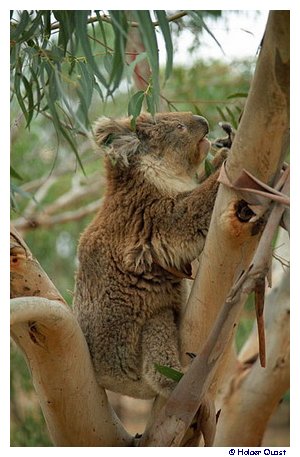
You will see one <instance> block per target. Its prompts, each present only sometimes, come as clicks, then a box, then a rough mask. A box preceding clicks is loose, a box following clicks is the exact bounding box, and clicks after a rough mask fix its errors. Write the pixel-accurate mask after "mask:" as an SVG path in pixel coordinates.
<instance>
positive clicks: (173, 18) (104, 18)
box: [51, 11, 188, 30]
mask: <svg viewBox="0 0 300 457" xmlns="http://www.w3.org/2000/svg"><path fill="white" fill-rule="evenodd" d="M187 14H188V12H187V11H178V13H175V14H172V15H171V16H168V17H167V18H166V20H167V21H168V22H173V21H176V20H177V19H180V18H181V17H184V16H186V15H187ZM101 20H102V21H103V22H107V23H108V24H111V23H112V21H111V19H110V17H109V16H108V15H107V14H102V15H101ZM87 22H88V24H92V23H94V22H99V19H98V17H97V16H91V17H90V18H89V19H88V21H87ZM128 25H129V26H130V27H139V24H138V22H135V21H129V22H128ZM152 25H153V26H154V27H157V26H158V25H159V22H158V21H153V22H152ZM59 28H60V23H59V22H55V23H54V24H52V25H51V30H58V29H59Z"/></svg>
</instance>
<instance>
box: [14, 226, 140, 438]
mask: <svg viewBox="0 0 300 457" xmlns="http://www.w3.org/2000/svg"><path fill="white" fill-rule="evenodd" d="M11 273H12V287H11V293H12V298H13V299H12V300H11V335H12V338H13V339H14V340H15V342H16V343H17V344H18V346H19V347H20V348H21V349H22V351H23V353H24V354H25V356H26V360H27V363H28V365H29V368H30V371H31V374H32V378H33V384H34V387H35V390H36V392H37V395H38V398H39V401H40V404H41V408H42V411H43V414H44V417H45V419H46V422H47V426H48V429H49V432H50V435H51V438H52V440H53V442H54V444H55V445H57V446H128V445H130V444H131V442H132V437H131V436H130V435H128V434H127V432H126V431H125V430H124V429H123V427H122V425H121V423H120V422H119V420H118V418H117V417H116V415H115V414H114V412H113V410H112V408H111V407H110V405H109V403H108V400H107V396H106V393H105V390H104V389H103V388H101V387H100V386H99V385H98V384H97V381H96V378H95V374H94V370H93V366H92V362H91V358H90V354H89V350H88V347H87V344H86V341H85V338H84V336H83V333H82V331H81V329H80V327H79V325H78V323H77V321H76V319H75V317H74V316H73V314H72V312H71V310H70V308H69V307H68V306H67V305H66V303H65V302H64V300H63V299H62V297H61V295H60V294H59V292H58V291H57V289H56V288H55V287H54V285H53V283H52V282H51V280H50V279H49V278H48V276H47V275H46V273H45V272H44V270H43V269H42V268H41V266H40V265H39V263H38V262H37V260H36V259H34V258H33V256H32V254H31V252H30V250H29V248H28V247H27V246H26V244H25V243H24V241H23V240H22V239H21V238H20V237H19V235H18V233H17V232H16V231H15V230H12V236H11ZM24 295H25V296H24ZM32 295H35V296H32Z"/></svg>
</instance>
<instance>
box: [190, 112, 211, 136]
mask: <svg viewBox="0 0 300 457" xmlns="http://www.w3.org/2000/svg"><path fill="white" fill-rule="evenodd" d="M193 119H195V121H197V122H199V124H200V125H201V127H202V128H203V127H204V129H205V130H206V133H208V132H209V125H208V122H207V120H206V119H205V117H203V116H198V115H197V114H193Z"/></svg>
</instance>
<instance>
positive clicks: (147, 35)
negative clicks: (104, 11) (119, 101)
mask: <svg viewBox="0 0 300 457" xmlns="http://www.w3.org/2000/svg"><path fill="white" fill-rule="evenodd" d="M135 16H136V19H137V22H138V24H139V30H140V34H141V38H142V40H143V43H144V45H145V48H146V51H147V55H148V60H149V63H150V66H151V69H152V83H153V95H154V99H155V104H156V106H158V97H159V58H158V46H157V39H156V34H155V28H154V25H153V23H152V20H151V16H150V12H149V11H144V10H143V11H135Z"/></svg>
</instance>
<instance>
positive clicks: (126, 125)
mask: <svg viewBox="0 0 300 457" xmlns="http://www.w3.org/2000/svg"><path fill="white" fill-rule="evenodd" d="M94 138H95V141H96V144H97V146H99V147H103V146H104V147H105V146H106V149H105V153H106V155H107V156H108V157H110V158H111V159H113V160H114V162H116V163H120V164H123V165H125V166H128V164H129V159H130V158H131V157H132V156H133V155H135V154H136V153H137V150H138V147H139V145H140V141H139V139H138V137H137V136H136V133H135V132H133V131H132V130H131V125H130V119H128V118H126V119H120V120H117V121H115V120H113V119H109V118H100V119H99V120H98V121H97V122H96V124H95V126H94Z"/></svg>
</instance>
